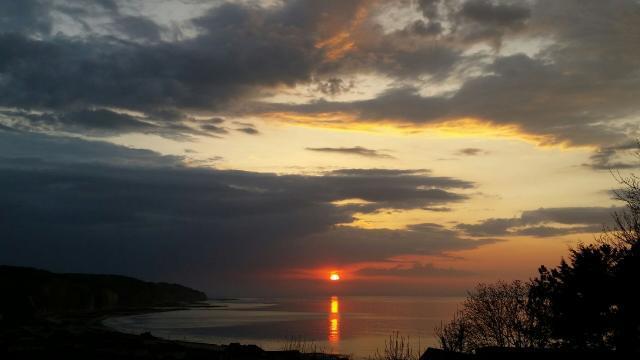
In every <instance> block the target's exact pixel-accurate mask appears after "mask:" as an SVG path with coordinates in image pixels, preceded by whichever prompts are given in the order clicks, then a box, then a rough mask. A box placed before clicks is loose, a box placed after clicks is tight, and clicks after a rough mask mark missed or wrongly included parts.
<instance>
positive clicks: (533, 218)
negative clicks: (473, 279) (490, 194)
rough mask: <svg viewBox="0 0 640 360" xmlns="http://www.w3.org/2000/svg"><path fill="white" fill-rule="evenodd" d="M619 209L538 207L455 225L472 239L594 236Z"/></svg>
mask: <svg viewBox="0 0 640 360" xmlns="http://www.w3.org/2000/svg"><path fill="white" fill-rule="evenodd" d="M621 210H622V209H621V208H618V207H564V208H540V209H537V210H527V211H523V212H522V214H521V215H520V217H514V218H492V219H486V220H483V221H481V222H479V223H477V224H458V225H456V228H458V229H460V230H463V231H465V232H466V233H467V234H469V235H472V236H509V235H511V236H514V235H515V236H517V235H529V236H537V237H550V236H561V235H567V234H580V233H595V232H599V231H602V230H603V228H604V227H606V226H610V225H611V223H612V214H613V213H614V212H620V211H621ZM547 224H552V225H547ZM555 224H561V225H565V226H558V225H555Z"/></svg>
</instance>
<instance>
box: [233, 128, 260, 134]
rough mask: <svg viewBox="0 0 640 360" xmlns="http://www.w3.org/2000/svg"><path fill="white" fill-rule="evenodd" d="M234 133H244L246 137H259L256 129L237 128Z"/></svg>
mask: <svg viewBox="0 0 640 360" xmlns="http://www.w3.org/2000/svg"><path fill="white" fill-rule="evenodd" d="M236 131H239V132H241V133H245V134H247V135H259V134H260V131H258V129H256V128H254V127H242V128H237V129H236Z"/></svg>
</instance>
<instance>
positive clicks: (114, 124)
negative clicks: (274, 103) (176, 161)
mask: <svg viewBox="0 0 640 360" xmlns="http://www.w3.org/2000/svg"><path fill="white" fill-rule="evenodd" d="M2 120H4V121H5V122H7V123H8V124H12V126H14V127H17V128H22V129H29V130H38V131H45V132H50V131H62V132H72V133H79V134H84V135H89V136H95V137H104V136H114V135H120V134H127V133H145V134H156V135H160V136H163V137H167V138H172V139H176V140H185V139H187V137H188V136H190V135H202V136H215V134H225V133H226V131H225V130H224V129H223V128H218V127H216V126H215V125H209V124H207V123H206V122H205V123H203V124H202V125H201V126H200V128H201V130H198V129H196V128H194V127H191V126H189V125H187V124H186V123H184V122H182V121H178V120H177V119H170V116H169V115H168V114H165V113H158V116H154V117H152V118H147V117H142V116H138V115H131V114H127V113H121V112H115V111H111V110H107V109H91V110H86V109H83V110H77V111H58V112H36V113H34V112H26V111H9V110H7V111H2V110H0V121H2ZM158 120H159V121H158Z"/></svg>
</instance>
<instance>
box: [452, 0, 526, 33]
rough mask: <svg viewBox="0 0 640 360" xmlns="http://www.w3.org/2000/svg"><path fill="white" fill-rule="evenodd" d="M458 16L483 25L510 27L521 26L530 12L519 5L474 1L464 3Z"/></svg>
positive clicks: (484, 0)
mask: <svg viewBox="0 0 640 360" xmlns="http://www.w3.org/2000/svg"><path fill="white" fill-rule="evenodd" d="M460 15H461V16H463V17H465V18H467V19H469V20H473V21H476V22H479V23H483V24H489V25H496V26H505V27H511V26H519V25H522V23H523V22H524V21H525V20H527V19H528V18H529V17H530V16H531V10H530V9H529V8H528V7H526V6H524V5H523V4H519V3H499V2H496V1H492V0H475V1H467V2H465V3H464V4H463V5H462V9H461V10H460Z"/></svg>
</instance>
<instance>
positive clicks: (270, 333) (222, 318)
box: [104, 296, 462, 359]
mask: <svg viewBox="0 0 640 360" xmlns="http://www.w3.org/2000/svg"><path fill="white" fill-rule="evenodd" d="M461 301H462V299H461V298H428V297H349V296H344V297H343V296H340V297H338V296H327V297H321V298H307V299H238V300H227V301H223V300H221V301H209V303H210V304H211V305H219V306H220V307H219V308H205V309H188V310H180V311H168V312H159V313H151V314H142V315H133V316H125V317H115V318H110V319H107V320H105V322H104V323H105V325H107V326H109V327H111V328H114V329H117V330H119V331H123V332H128V333H135V334H138V333H143V332H147V331H149V332H151V333H152V334H153V335H154V336H159V337H162V338H166V339H173V340H186V341H196V342H204V343H211V344H228V343H231V342H240V343H243V344H256V345H259V346H260V347H262V348H264V349H267V350H280V349H283V348H284V347H286V346H287V344H292V343H302V344H303V345H304V346H306V347H308V348H315V349H317V350H318V351H323V352H329V353H338V354H348V355H351V356H353V357H354V358H357V359H362V358H367V357H369V356H371V355H374V354H375V353H376V351H377V350H380V351H382V350H383V349H384V346H385V341H388V340H389V336H390V335H392V334H393V333H394V332H398V333H399V334H400V335H401V336H404V337H408V338H409V342H410V343H411V345H412V347H413V348H414V349H415V351H420V352H421V351H423V350H424V349H426V347H427V346H433V345H436V344H437V341H436V339H435V338H434V336H433V329H434V327H435V326H436V325H439V324H440V323H441V321H447V320H449V319H450V318H451V317H452V316H453V313H454V312H455V310H456V309H457V308H458V306H459V304H460V303H461Z"/></svg>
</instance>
